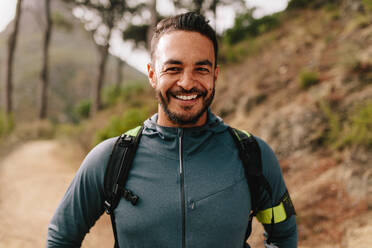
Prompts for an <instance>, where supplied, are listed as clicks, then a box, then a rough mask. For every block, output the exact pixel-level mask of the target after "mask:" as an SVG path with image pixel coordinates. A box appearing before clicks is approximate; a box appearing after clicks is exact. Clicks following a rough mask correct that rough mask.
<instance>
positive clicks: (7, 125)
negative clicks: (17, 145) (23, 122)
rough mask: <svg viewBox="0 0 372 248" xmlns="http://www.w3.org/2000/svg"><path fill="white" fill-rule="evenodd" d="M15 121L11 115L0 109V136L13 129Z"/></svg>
mask: <svg viewBox="0 0 372 248" xmlns="http://www.w3.org/2000/svg"><path fill="white" fill-rule="evenodd" d="M14 127H15V122H14V117H13V115H12V114H11V115H8V116H7V115H6V114H5V113H4V112H2V111H0V137H2V136H4V135H6V134H9V133H10V132H12V131H13V130H14Z"/></svg>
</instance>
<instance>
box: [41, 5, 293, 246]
mask: <svg viewBox="0 0 372 248" xmlns="http://www.w3.org/2000/svg"><path fill="white" fill-rule="evenodd" d="M217 54H218V46H217V39H216V34H215V32H214V30H213V29H212V28H211V27H210V25H209V24H208V22H207V21H206V20H205V19H204V17H203V16H201V15H199V14H197V13H193V12H189V13H185V14H181V15H178V16H174V17H170V18H167V19H164V20H162V21H161V22H160V23H159V24H158V25H157V27H156V30H155V33H154V36H153V39H152V43H151V57H152V59H151V63H149V64H148V66H147V69H148V78H149V82H150V84H151V86H152V87H153V88H154V90H155V92H156V96H157V98H158V103H159V106H158V113H157V114H155V115H154V116H152V117H151V118H149V119H148V120H146V121H145V123H144V125H143V127H142V128H141V129H139V128H137V129H135V130H131V131H129V132H127V136H121V138H122V137H124V138H123V139H125V138H127V137H130V136H137V138H136V139H135V141H136V143H135V144H136V146H138V147H136V150H135V151H136V153H135V155H133V156H134V159H133V161H132V162H131V163H130V164H131V167H125V168H130V170H129V169H128V170H125V169H123V171H126V173H127V174H126V175H127V176H124V177H122V176H121V173H118V175H117V174H110V173H107V171H109V170H108V168H112V158H115V157H116V154H117V152H116V150H117V149H119V148H118V147H119V146H120V144H121V143H120V142H121V138H119V139H118V138H111V139H108V140H106V141H104V142H102V143H101V144H99V145H97V146H96V147H95V148H94V149H93V150H92V151H91V152H90V153H89V154H88V155H87V157H86V158H85V160H84V162H83V164H82V166H81V167H80V169H79V171H78V172H77V174H76V176H75V178H74V179H73V181H72V183H71V185H70V187H69V188H68V190H67V192H66V194H65V196H64V198H63V200H62V202H61V203H60V205H59V207H58V209H57V211H56V213H55V215H54V217H53V219H52V221H51V223H50V225H49V231H48V240H47V246H48V247H79V246H80V245H81V242H82V240H83V239H84V237H85V234H86V233H87V232H88V231H89V229H90V228H91V227H92V226H93V225H94V223H95V221H96V220H97V219H98V218H99V216H101V215H102V214H103V212H104V211H105V210H106V211H107V212H108V213H110V214H111V219H112V222H113V229H114V236H115V247H122V248H124V247H141V248H142V247H159V248H163V247H172V248H174V247H181V248H186V247H190V248H191V247H192V248H199V247H200V248H210V247H213V248H219V247H220V248H241V247H248V244H247V243H246V240H247V238H248V236H249V234H250V230H251V217H252V216H253V215H257V219H258V220H259V221H260V222H261V223H262V224H263V225H264V228H265V230H266V237H267V239H266V241H265V246H266V247H285V248H293V247H297V227H296V220H295V216H294V208H293V205H292V203H291V200H290V197H289V194H288V191H287V189H286V186H285V183H284V180H283V177H282V174H281V171H280V167H279V164H278V161H277V159H276V157H275V155H274V153H273V151H272V150H271V149H270V147H269V146H268V145H267V144H266V143H265V142H264V141H262V140H261V139H259V138H257V137H254V136H252V135H249V134H246V133H243V132H240V131H238V130H236V129H231V128H230V127H229V126H228V125H226V124H225V123H224V122H223V121H222V119H220V118H219V117H217V116H216V115H214V114H213V113H212V112H211V111H210V110H209V106H210V104H211V103H212V101H213V97H214V94H215V87H216V81H217V77H218V72H219V67H218V65H217ZM139 138H140V139H139ZM130 140H132V139H130ZM246 141H249V142H251V143H244V142H246ZM118 143H119V145H117V144H118ZM122 144H124V143H122ZM252 144H253V146H252ZM245 145H248V146H247V147H248V148H249V149H248V148H247V147H246V146H245ZM125 151H127V150H125ZM125 153H126V152H125ZM133 154H134V153H133ZM123 156H124V159H123V158H122V157H120V159H119V160H120V161H121V162H120V164H123V163H122V161H124V162H126V161H127V160H126V157H125V155H123ZM113 160H115V159H113ZM128 161H129V160H128ZM128 163H129V162H128ZM256 169H257V170H256ZM119 171H121V170H119ZM252 171H253V172H254V173H251V172H252ZM124 174H125V173H124ZM119 175H120V176H119ZM112 178H117V180H116V182H117V184H115V187H113V192H115V194H116V192H120V195H119V197H118V198H117V201H111V198H112V197H111V198H110V197H107V195H108V193H107V190H106V188H107V187H106V181H110V179H111V181H113V180H114V179H112ZM109 189H111V188H110V187H109ZM109 193H110V192H109Z"/></svg>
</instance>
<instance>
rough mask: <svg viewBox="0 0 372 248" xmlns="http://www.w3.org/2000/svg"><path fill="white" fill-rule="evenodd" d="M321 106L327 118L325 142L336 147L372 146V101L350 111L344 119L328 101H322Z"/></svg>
mask: <svg viewBox="0 0 372 248" xmlns="http://www.w3.org/2000/svg"><path fill="white" fill-rule="evenodd" d="M320 108H321V110H322V112H323V114H324V116H325V117H326V119H327V128H326V130H325V132H324V134H323V138H324V141H325V144H327V145H330V147H331V148H334V149H338V148H342V147H345V146H355V145H357V146H367V147H372V101H368V102H366V103H365V104H363V105H361V106H359V107H356V108H355V109H353V110H351V111H348V113H347V114H346V117H345V118H343V120H344V121H342V119H341V117H340V115H339V114H337V113H336V112H335V111H333V110H332V109H331V107H330V105H329V103H328V102H326V101H321V102H320Z"/></svg>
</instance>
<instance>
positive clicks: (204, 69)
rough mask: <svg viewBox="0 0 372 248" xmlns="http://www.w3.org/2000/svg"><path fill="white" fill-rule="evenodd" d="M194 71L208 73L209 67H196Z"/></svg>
mask: <svg viewBox="0 0 372 248" xmlns="http://www.w3.org/2000/svg"><path fill="white" fill-rule="evenodd" d="M196 71H198V72H200V73H204V74H205V73H209V69H208V68H205V67H198V68H196Z"/></svg>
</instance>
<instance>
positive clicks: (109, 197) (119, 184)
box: [104, 126, 143, 248]
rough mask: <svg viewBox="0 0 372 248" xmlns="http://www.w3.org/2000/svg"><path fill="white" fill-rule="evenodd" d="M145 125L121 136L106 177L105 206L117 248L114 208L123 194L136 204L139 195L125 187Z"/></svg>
mask: <svg viewBox="0 0 372 248" xmlns="http://www.w3.org/2000/svg"><path fill="white" fill-rule="evenodd" d="M142 130H143V126H139V127H137V128H135V129H132V130H129V131H128V132H126V133H125V134H122V135H120V136H119V138H118V139H117V140H116V142H115V145H114V148H113V149H112V152H111V155H110V159H109V162H108V164H107V169H106V172H105V179H104V191H105V193H104V195H105V201H104V207H105V211H106V213H107V214H109V215H110V217H111V223H112V228H113V231H114V236H115V248H118V247H119V243H118V240H117V232H116V224H115V216H114V209H115V208H116V207H117V205H118V204H119V201H120V199H121V197H122V196H123V197H124V198H125V199H126V200H127V201H130V202H131V203H132V204H133V205H136V204H137V202H138V200H139V197H138V196H136V195H135V194H134V193H133V192H132V191H130V190H128V189H125V188H124V187H125V183H126V181H127V179H128V175H129V170H130V167H131V165H132V163H133V159H134V156H135V153H136V150H137V147H138V144H139V140H140V138H141V135H142Z"/></svg>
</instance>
